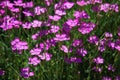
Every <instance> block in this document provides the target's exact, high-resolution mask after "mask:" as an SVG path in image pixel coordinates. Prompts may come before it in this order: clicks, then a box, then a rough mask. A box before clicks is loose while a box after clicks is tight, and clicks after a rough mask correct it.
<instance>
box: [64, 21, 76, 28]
mask: <svg viewBox="0 0 120 80" xmlns="http://www.w3.org/2000/svg"><path fill="white" fill-rule="evenodd" d="M66 23H67V24H68V25H69V26H70V28H72V27H74V26H77V24H78V19H74V20H72V19H68V21H66Z"/></svg>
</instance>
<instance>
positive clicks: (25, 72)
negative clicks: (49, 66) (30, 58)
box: [20, 67, 34, 78]
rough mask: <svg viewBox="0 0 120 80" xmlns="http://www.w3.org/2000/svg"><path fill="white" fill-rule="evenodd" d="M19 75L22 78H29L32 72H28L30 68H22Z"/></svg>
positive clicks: (32, 74)
mask: <svg viewBox="0 0 120 80" xmlns="http://www.w3.org/2000/svg"><path fill="white" fill-rule="evenodd" d="M20 75H21V76H22V77H24V78H29V77H30V76H34V72H30V68H29V67H26V68H22V69H21V73H20Z"/></svg>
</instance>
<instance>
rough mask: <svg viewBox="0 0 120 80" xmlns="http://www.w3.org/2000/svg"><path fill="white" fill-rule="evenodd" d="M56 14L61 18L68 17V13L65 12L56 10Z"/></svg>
mask: <svg viewBox="0 0 120 80" xmlns="http://www.w3.org/2000/svg"><path fill="white" fill-rule="evenodd" d="M55 14H56V15H59V16H63V15H66V12H65V11H64V10H55Z"/></svg>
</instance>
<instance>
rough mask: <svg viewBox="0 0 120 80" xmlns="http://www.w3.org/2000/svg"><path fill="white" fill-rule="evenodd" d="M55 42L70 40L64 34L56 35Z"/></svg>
mask: <svg viewBox="0 0 120 80" xmlns="http://www.w3.org/2000/svg"><path fill="white" fill-rule="evenodd" d="M54 40H56V41H66V40H70V38H69V37H68V36H67V35H66V34H56V37H55V38H54Z"/></svg>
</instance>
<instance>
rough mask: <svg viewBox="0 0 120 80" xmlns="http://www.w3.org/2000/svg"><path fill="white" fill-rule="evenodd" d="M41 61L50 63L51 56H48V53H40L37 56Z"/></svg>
mask: <svg viewBox="0 0 120 80" xmlns="http://www.w3.org/2000/svg"><path fill="white" fill-rule="evenodd" d="M39 57H40V59H41V60H46V61H50V60H51V57H52V54H49V53H48V52H45V53H42V54H40V55H39Z"/></svg>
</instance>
